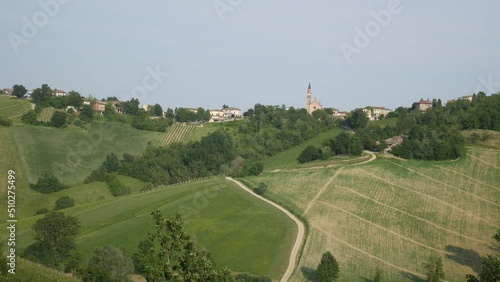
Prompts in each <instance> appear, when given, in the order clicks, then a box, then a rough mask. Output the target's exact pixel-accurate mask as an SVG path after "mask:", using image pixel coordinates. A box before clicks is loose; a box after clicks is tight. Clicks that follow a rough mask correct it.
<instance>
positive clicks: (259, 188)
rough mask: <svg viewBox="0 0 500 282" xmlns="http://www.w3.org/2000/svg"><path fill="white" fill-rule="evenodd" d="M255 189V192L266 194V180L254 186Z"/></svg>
mask: <svg viewBox="0 0 500 282" xmlns="http://www.w3.org/2000/svg"><path fill="white" fill-rule="evenodd" d="M253 191H254V192H255V194H258V195H264V193H266V191H267V184H266V183H264V182H260V183H259V186H257V187H255V188H253Z"/></svg>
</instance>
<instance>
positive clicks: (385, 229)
mask: <svg viewBox="0 0 500 282" xmlns="http://www.w3.org/2000/svg"><path fill="white" fill-rule="evenodd" d="M319 203H321V204H323V205H325V206H327V207H330V208H333V209H336V210H339V211H341V212H344V213H346V214H348V215H350V216H353V217H355V218H357V219H359V220H361V221H363V222H366V223H368V224H371V225H373V226H375V227H377V228H379V229H382V230H384V231H386V232H388V233H390V234H393V235H395V236H397V237H400V238H402V239H403V240H407V241H410V242H412V243H414V244H416V245H419V246H421V247H423V248H426V249H429V250H433V251H436V252H439V253H443V254H446V255H452V253H450V252H447V251H443V250H440V249H436V248H433V247H431V246H428V245H426V244H423V243H420V242H418V241H415V240H413V239H411V238H410V237H407V236H404V235H401V234H399V233H397V232H396V231H394V230H391V229H389V228H386V227H383V226H381V225H379V224H376V223H374V222H371V221H369V220H367V219H364V218H362V217H361V216H359V215H356V214H354V213H352V212H349V211H346V210H344V209H342V208H339V207H336V206H334V205H332V204H328V203H326V202H323V201H319Z"/></svg>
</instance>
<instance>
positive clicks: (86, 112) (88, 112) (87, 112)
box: [80, 105, 94, 122]
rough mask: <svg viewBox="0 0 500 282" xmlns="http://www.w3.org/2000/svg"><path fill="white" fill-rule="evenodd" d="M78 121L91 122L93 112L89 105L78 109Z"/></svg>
mask: <svg viewBox="0 0 500 282" xmlns="http://www.w3.org/2000/svg"><path fill="white" fill-rule="evenodd" d="M80 119H81V120H82V121H84V122H91V121H92V119H94V111H93V110H92V107H91V106H90V105H83V106H82V108H81V109H80Z"/></svg>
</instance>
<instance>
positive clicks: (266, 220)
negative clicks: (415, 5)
mask: <svg viewBox="0 0 500 282" xmlns="http://www.w3.org/2000/svg"><path fill="white" fill-rule="evenodd" d="M76 188H77V187H75V188H74V189H73V190H72V191H66V194H69V195H70V196H72V197H75V198H81V197H82V196H79V195H77V194H78V193H81V194H87V196H90V197H93V198H95V197H99V198H100V199H97V200H94V201H91V202H89V203H87V204H83V205H79V204H77V205H76V206H75V207H73V208H69V209H65V210H64V212H65V213H67V214H70V215H73V216H76V217H77V218H79V219H80V221H81V223H82V226H83V228H82V231H81V234H80V235H79V236H78V237H77V240H76V243H77V246H78V250H79V251H80V253H81V254H82V257H83V259H84V260H86V259H88V257H89V255H90V254H91V252H92V250H93V249H94V248H96V247H99V246H102V245H105V244H114V245H116V246H119V247H123V248H125V249H126V250H128V251H129V252H130V253H134V252H135V251H136V250H137V244H138V243H139V241H141V240H145V239H146V238H147V232H148V231H149V230H152V229H153V221H152V219H151V216H150V212H151V210H152V209H153V208H155V207H158V208H160V210H161V211H162V212H163V213H165V214H166V215H168V216H173V215H174V213H175V212H180V213H181V214H182V215H183V216H184V218H185V220H186V227H187V231H188V232H189V233H190V234H192V235H193V237H194V238H195V240H196V242H197V243H198V245H199V246H200V247H202V248H206V249H207V250H208V251H209V252H210V253H211V256H212V257H213V259H214V260H215V262H216V263H217V265H218V266H220V267H222V266H228V267H229V268H231V269H232V270H233V271H237V272H250V273H254V274H259V275H268V276H270V277H273V278H274V279H278V278H279V277H280V275H281V274H282V273H283V272H284V270H285V269H286V266H287V262H288V254H289V252H290V249H291V246H292V244H293V241H294V239H295V233H296V226H295V224H294V223H293V221H291V220H290V219H289V218H288V217H287V216H286V215H285V214H284V213H282V212H281V211H279V210H277V209H275V208H273V207H271V206H269V205H268V204H266V203H263V202H262V201H260V200H258V199H256V198H255V197H253V196H251V195H249V194H248V193H246V192H244V191H242V190H241V189H240V188H238V187H237V186H236V185H235V184H233V183H231V182H228V181H226V180H225V179H223V178H216V179H214V180H206V181H200V182H196V183H193V184H187V185H179V186H172V187H168V188H164V189H159V190H154V191H151V192H148V193H143V194H137V195H131V196H125V197H120V198H113V197H106V194H107V193H102V192H101V194H104V195H101V196H102V197H101V196H99V195H94V194H95V193H96V191H92V190H89V189H88V188H89V187H79V189H78V190H77V189H76ZM96 188H98V187H96ZM84 189H85V190H84ZM83 191H88V192H87V193H85V192H83ZM20 193H21V192H20ZM59 193H60V192H59ZM97 194H99V192H97ZM51 196H52V195H51ZM41 198H42V199H43V197H41ZM227 203H231V204H230V205H228V204H227ZM40 217H41V216H36V217H27V218H22V219H21V220H20V221H19V224H18V225H19V226H20V228H19V229H18V231H17V241H18V248H19V249H22V248H25V247H26V246H28V245H29V244H31V243H32V242H33V241H32V238H31V236H32V234H31V231H30V228H29V227H30V226H31V225H32V224H33V223H34V222H35V221H36V220H37V219H38V218H40Z"/></svg>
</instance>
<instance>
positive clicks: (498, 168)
mask: <svg viewBox="0 0 500 282" xmlns="http://www.w3.org/2000/svg"><path fill="white" fill-rule="evenodd" d="M467 156H469V157H471V158H473V159H476V160H478V161H480V162H482V163H484V164H487V165H489V166H492V167H494V168H497V169H500V167H498V166H496V165H494V164H491V163H489V162H486V161H483V160H482V159H480V158H478V157H475V156H473V155H471V154H469V153H467Z"/></svg>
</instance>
